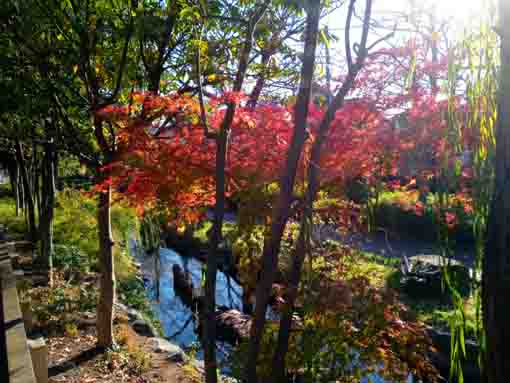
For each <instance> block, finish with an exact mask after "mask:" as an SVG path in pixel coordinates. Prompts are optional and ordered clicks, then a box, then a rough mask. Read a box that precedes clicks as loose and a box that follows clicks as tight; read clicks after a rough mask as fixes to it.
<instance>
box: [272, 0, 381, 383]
mask: <svg viewBox="0 0 510 383" xmlns="http://www.w3.org/2000/svg"><path fill="white" fill-rule="evenodd" d="M354 1H355V0H351V2H350V6H349V10H348V16H347V21H346V33H347V37H348V36H349V29H350V19H351V17H352V14H353V12H354V8H353V5H354ZM371 13H372V0H367V1H366V7H365V16H364V21H363V31H362V38H361V43H360V45H359V51H358V52H359V53H358V57H357V59H356V62H355V63H354V64H350V65H349V71H348V75H347V77H346V79H345V80H344V82H343V84H342V86H341V88H340V90H339V91H338V93H337V95H336V96H335V98H334V99H333V100H332V102H331V103H330V104H329V106H328V110H327V111H326V114H325V116H324V117H323V120H322V121H321V124H320V126H319V131H318V134H317V137H316V139H315V141H314V143H313V146H312V152H311V156H310V162H309V167H308V186H307V190H306V197H305V198H306V201H305V211H304V213H303V216H302V219H301V225H300V232H299V236H298V242H297V245H296V249H295V252H294V257H293V260H292V264H291V268H290V278H289V288H288V293H287V299H286V307H285V309H284V312H283V315H282V318H281V320H280V329H279V333H278V341H277V348H276V351H275V354H274V355H273V373H274V380H273V381H274V382H279V381H283V379H284V377H285V371H286V366H285V356H286V354H287V351H288V343H289V337H290V330H291V326H292V313H293V309H294V304H295V301H296V298H297V293H298V287H299V282H300V279H301V270H302V267H303V263H304V259H305V255H306V250H307V245H308V242H309V235H308V233H309V230H311V227H310V225H312V206H313V202H314V200H315V198H316V194H317V191H318V187H319V182H320V181H319V175H320V168H319V163H320V157H321V150H322V145H323V143H324V141H325V140H326V137H327V133H328V130H329V127H330V125H331V123H332V122H333V120H334V116H335V114H336V112H337V110H339V109H340V108H342V107H343V105H344V101H345V97H346V96H347V94H348V92H349V91H350V90H351V89H352V87H353V85H354V80H355V79H356V76H357V75H358V73H359V71H360V70H361V68H362V66H363V64H364V61H365V58H366V55H367V50H366V43H367V35H368V29H369V25H370V18H371ZM346 40H348V39H346ZM347 44H348V43H347ZM347 44H346V45H347ZM346 55H347V56H348V57H349V62H350V60H351V51H350V46H348V45H347V47H346Z"/></svg>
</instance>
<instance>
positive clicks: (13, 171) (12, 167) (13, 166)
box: [7, 161, 19, 217]
mask: <svg viewBox="0 0 510 383" xmlns="http://www.w3.org/2000/svg"><path fill="white" fill-rule="evenodd" d="M7 170H8V172H9V181H10V184H11V190H12V193H13V195H14V203H15V206H16V217H18V216H19V193H18V182H19V177H18V164H17V162H16V161H10V162H9V165H8V168H7Z"/></svg>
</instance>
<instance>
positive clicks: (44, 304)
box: [0, 187, 158, 327]
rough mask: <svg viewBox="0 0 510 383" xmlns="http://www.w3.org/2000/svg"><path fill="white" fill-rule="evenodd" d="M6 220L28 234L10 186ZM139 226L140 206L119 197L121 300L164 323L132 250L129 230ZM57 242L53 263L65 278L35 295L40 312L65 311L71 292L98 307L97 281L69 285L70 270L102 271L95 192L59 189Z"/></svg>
mask: <svg viewBox="0 0 510 383" xmlns="http://www.w3.org/2000/svg"><path fill="white" fill-rule="evenodd" d="M0 225H4V227H6V229H7V231H8V232H9V233H10V234H12V235H14V236H19V237H22V236H23V235H24V233H25V232H26V224H25V219H24V217H23V216H22V215H19V216H17V215H16V208H15V201H14V199H13V198H12V196H11V195H10V193H9V190H8V188H5V187H3V189H2V191H1V192H0ZM138 231H139V230H138V220H137V217H136V215H135V213H134V211H133V210H132V209H131V208H129V207H128V206H126V205H123V204H122V203H120V202H119V203H115V204H114V205H113V206H112V234H113V239H114V241H115V244H116V246H115V247H114V262H115V274H116V278H117V282H118V283H117V292H118V297H119V300H120V301H121V302H122V303H125V304H127V305H128V306H130V307H133V308H135V309H137V310H139V311H140V312H141V313H142V314H143V315H144V316H145V317H146V319H148V320H149V321H151V322H152V323H153V324H155V325H156V327H158V321H157V318H156V317H155V315H154V313H153V311H152V310H151V307H150V302H149V301H148V299H147V296H146V291H145V287H144V285H143V282H142V281H141V280H140V278H139V276H138V275H137V269H136V267H135V266H134V264H133V258H132V256H131V254H130V253H129V246H128V239H129V236H130V235H135V236H136V235H137V234H138ZM54 245H55V253H54V258H53V264H54V267H55V270H56V274H57V278H59V276H60V278H61V279H63V280H62V281H61V282H62V283H61V286H60V287H59V288H56V289H52V290H48V291H41V292H40V293H38V295H37V296H34V297H33V298H34V299H36V300H38V301H39V302H38V303H39V306H40V310H39V314H40V316H41V317H43V318H44V317H45V316H48V317H51V316H55V315H59V314H64V312H63V311H62V310H64V306H65V302H66V301H68V300H69V299H68V298H69V296H74V297H75V301H76V302H75V303H76V305H75V308H76V309H77V310H79V311H83V310H85V311H90V310H93V309H94V308H95V304H96V300H97V291H96V290H97V287H96V286H92V289H91V290H90V291H85V290H83V289H79V288H78V289H77V286H66V281H65V279H66V278H67V277H68V276H70V275H86V274H89V273H94V272H98V271H99V268H98V256H99V240H98V230H97V201H96V199H95V198H94V197H93V196H91V195H90V194H88V193H86V192H83V191H81V190H77V189H70V188H66V189H64V190H62V191H60V192H59V193H58V194H57V200H56V203H55V219H54ZM27 288H28V287H27ZM75 290H76V291H75ZM44 311H46V312H44Z"/></svg>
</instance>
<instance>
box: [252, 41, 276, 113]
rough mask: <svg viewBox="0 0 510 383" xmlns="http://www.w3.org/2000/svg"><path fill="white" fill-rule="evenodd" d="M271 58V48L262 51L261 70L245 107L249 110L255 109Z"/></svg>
mask: <svg viewBox="0 0 510 383" xmlns="http://www.w3.org/2000/svg"><path fill="white" fill-rule="evenodd" d="M271 56H272V48H271V47H270V48H268V49H266V50H264V52H263V53H262V59H261V63H260V65H261V66H262V69H261V71H260V73H259V76H258V78H257V81H256V82H255V86H254V87H253V90H252V92H251V94H250V99H249V100H248V103H247V106H248V107H250V108H255V107H256V106H257V103H258V101H259V98H260V95H261V94H262V89H264V85H265V83H266V72H267V66H268V64H269V60H270V59H271Z"/></svg>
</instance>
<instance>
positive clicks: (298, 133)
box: [245, 2, 320, 383]
mask: <svg viewBox="0 0 510 383" xmlns="http://www.w3.org/2000/svg"><path fill="white" fill-rule="evenodd" d="M319 17H320V3H319V2H311V3H310V5H309V9H308V10H307V26H306V32H305V33H306V35H305V36H306V38H305V48H304V60H303V68H302V71H301V86H300V90H299V94H298V99H297V102H296V106H295V113H294V116H295V117H294V118H295V122H294V124H295V127H294V133H293V136H292V141H291V144H290V148H289V151H288V153H287V162H286V166H285V169H284V171H283V174H282V176H281V179H280V194H279V197H278V201H277V204H276V208H275V209H274V211H273V218H272V224H271V236H270V238H269V239H266V241H265V243H264V249H263V254H262V271H261V276H260V280H259V282H258V285H257V291H256V300H255V318H254V320H253V323H252V326H251V334H250V339H251V341H250V346H249V351H248V356H247V362H246V371H245V379H246V380H247V381H248V382H250V383H257V360H258V354H259V348H260V342H261V339H262V335H263V331H264V325H265V320H266V308H267V304H268V301H269V297H270V295H271V287H272V285H273V282H274V279H275V276H276V272H277V269H278V256H279V252H280V242H281V238H282V235H283V232H284V230H285V226H286V224H287V220H288V218H289V213H290V205H291V202H292V195H293V191H294V182H295V178H296V172H297V168H298V163H299V159H300V157H301V152H302V151H303V146H304V143H305V141H306V127H307V123H306V119H307V116H308V107H309V103H310V97H311V88H312V82H313V72H314V68H315V50H316V47H317V37H318V20H319Z"/></svg>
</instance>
